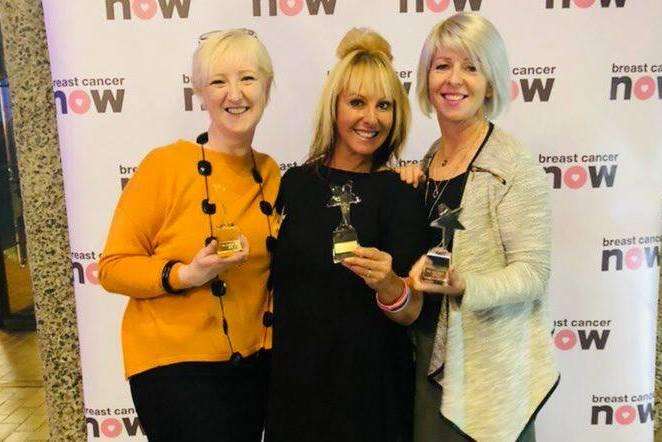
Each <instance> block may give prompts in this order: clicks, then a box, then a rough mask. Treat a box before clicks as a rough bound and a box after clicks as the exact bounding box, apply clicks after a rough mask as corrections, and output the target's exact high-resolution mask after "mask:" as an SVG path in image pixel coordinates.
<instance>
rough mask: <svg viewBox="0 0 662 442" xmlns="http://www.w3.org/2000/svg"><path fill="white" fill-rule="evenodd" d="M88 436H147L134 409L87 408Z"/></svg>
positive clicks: (86, 423)
mask: <svg viewBox="0 0 662 442" xmlns="http://www.w3.org/2000/svg"><path fill="white" fill-rule="evenodd" d="M85 415H86V416H85V425H86V426H87V433H88V436H92V437H104V438H107V437H108V438H113V439H114V438H116V437H120V436H123V435H126V436H145V432H144V430H143V427H142V424H141V423H140V419H139V418H138V416H136V411H135V410H134V409H133V408H114V409H113V408H110V407H109V408H85Z"/></svg>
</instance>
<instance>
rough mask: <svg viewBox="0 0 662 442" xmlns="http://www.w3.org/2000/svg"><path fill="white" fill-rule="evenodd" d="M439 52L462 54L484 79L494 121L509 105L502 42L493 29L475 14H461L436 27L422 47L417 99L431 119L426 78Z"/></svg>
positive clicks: (488, 109) (489, 114)
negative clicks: (448, 51) (444, 50)
mask: <svg viewBox="0 0 662 442" xmlns="http://www.w3.org/2000/svg"><path fill="white" fill-rule="evenodd" d="M438 48H447V49H450V50H453V51H458V52H464V53H466V54H467V55H468V56H469V58H470V59H471V61H472V63H474V64H475V65H476V67H477V68H478V69H479V70H480V72H481V73H482V74H483V75H484V76H485V78H487V82H488V87H489V89H488V90H491V95H490V96H489V97H485V103H484V109H485V116H486V117H487V118H488V119H491V120H493V119H495V118H496V117H497V116H499V114H501V112H502V111H503V110H504V109H505V108H506V107H507V106H508V104H509V103H510V89H511V86H510V68H509V65H508V55H507V53H506V46H505V44H504V42H503V38H501V35H500V34H499V32H498V31H497V30H496V28H495V27H494V25H493V24H492V23H491V22H490V21H489V20H487V19H485V18H484V17H481V16H480V15H478V14H475V13H469V12H461V13H459V14H455V15H453V16H451V17H449V18H447V19H446V20H444V21H442V22H440V23H438V24H436V25H435V26H434V27H433V28H432V31H430V34H429V35H428V37H427V38H426V39H425V43H423V49H422V50H421V57H420V59H419V63H418V71H417V73H416V80H417V81H416V95H417V97H418V104H419V106H420V107H421V110H422V111H423V113H424V114H425V115H427V116H430V114H431V113H432V111H433V109H432V104H431V103H430V91H429V85H428V75H429V71H430V65H431V63H432V58H433V57H434V53H435V52H436V50H437V49H438Z"/></svg>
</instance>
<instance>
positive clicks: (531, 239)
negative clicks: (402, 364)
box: [423, 127, 559, 442]
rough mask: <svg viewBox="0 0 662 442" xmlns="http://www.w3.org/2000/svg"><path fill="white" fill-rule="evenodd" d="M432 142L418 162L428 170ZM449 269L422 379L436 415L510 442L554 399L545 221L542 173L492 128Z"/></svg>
mask: <svg viewBox="0 0 662 442" xmlns="http://www.w3.org/2000/svg"><path fill="white" fill-rule="evenodd" d="M438 141H439V140H437V142H435V143H434V144H433V146H432V147H431V148H430V151H429V152H428V154H427V155H426V156H425V158H424V160H423V167H424V168H427V167H426V166H428V165H429V161H430V159H431V157H432V154H433V153H434V152H435V151H436V149H437V146H438ZM462 208H463V209H462V213H461V215H460V222H461V223H462V224H463V225H464V227H465V228H466V230H458V231H456V232H455V238H454V240H453V241H454V242H453V256H452V264H453V266H455V268H456V269H457V270H458V271H459V272H460V273H461V274H462V275H463V276H464V279H465V281H466V289H465V292H464V295H463V296H462V297H459V298H457V297H448V298H447V299H446V300H445V301H446V302H442V306H443V307H442V309H441V313H440V318H439V322H438V326H437V332H436V336H435V345H434V349H433V353H432V358H431V362H430V367H429V370H428V372H429V374H430V376H431V377H432V379H434V380H435V381H437V382H438V383H439V384H440V385H441V386H442V388H443V394H442V402H441V404H440V410H441V413H442V414H443V415H444V416H445V417H446V418H447V419H449V420H450V421H451V422H453V423H454V424H455V425H456V426H457V427H458V428H459V429H460V430H462V431H463V432H464V433H466V434H467V435H469V436H470V437H472V438H473V439H476V440H478V441H499V442H502V441H505V442H507V441H514V440H515V439H517V437H518V435H519V434H520V432H521V431H522V430H523V429H524V426H525V425H526V424H527V422H528V421H529V419H530V418H531V417H532V416H533V415H534V414H535V413H537V411H538V410H539V409H540V407H541V406H542V405H543V403H544V402H545V401H546V399H547V398H548V397H549V395H550V394H551V392H552V391H553V390H554V389H555V387H556V385H557V383H558V379H559V375H558V371H557V368H556V364H555V362H554V359H553V350H552V336H551V333H552V322H551V320H550V318H549V314H548V293H547V283H548V280H549V274H550V248H551V239H550V236H551V215H550V208H549V186H548V184H547V182H546V179H545V176H544V173H543V171H542V168H541V167H540V166H538V165H537V164H536V163H535V161H534V160H533V158H532V156H531V155H530V153H529V152H528V151H527V150H526V149H525V148H524V147H523V146H521V145H520V143H518V142H517V141H516V140H515V139H514V138H512V137H511V136H510V135H508V134H506V133H505V132H504V131H502V130H501V129H499V128H496V127H495V128H494V130H493V131H492V134H491V135H490V137H489V139H488V140H487V142H486V144H485V145H484V146H483V149H482V150H481V152H480V153H479V155H478V157H477V158H476V160H475V161H474V164H473V166H472V168H471V171H470V173H469V177H468V178H467V183H466V187H465V189H464V194H463V196H462Z"/></svg>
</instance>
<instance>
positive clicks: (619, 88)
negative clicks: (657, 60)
mask: <svg viewBox="0 0 662 442" xmlns="http://www.w3.org/2000/svg"><path fill="white" fill-rule="evenodd" d="M611 73H612V74H635V75H618V76H612V77H611V88H610V89H609V99H610V100H619V99H623V100H630V99H632V96H633V95H634V97H635V98H637V99H638V100H649V99H651V98H657V99H658V100H662V64H653V63H651V64H648V63H641V64H616V63H612V65H611ZM648 73H650V74H653V75H645V74H648ZM655 92H657V94H656V93H655Z"/></svg>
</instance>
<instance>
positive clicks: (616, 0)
mask: <svg viewBox="0 0 662 442" xmlns="http://www.w3.org/2000/svg"><path fill="white" fill-rule="evenodd" d="M570 5H572V6H574V7H577V8H580V9H586V8H590V7H591V6H595V5H600V6H602V7H603V8H611V7H612V6H615V7H617V8H622V7H623V6H625V0H545V8H547V9H554V8H556V7H561V8H570Z"/></svg>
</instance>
